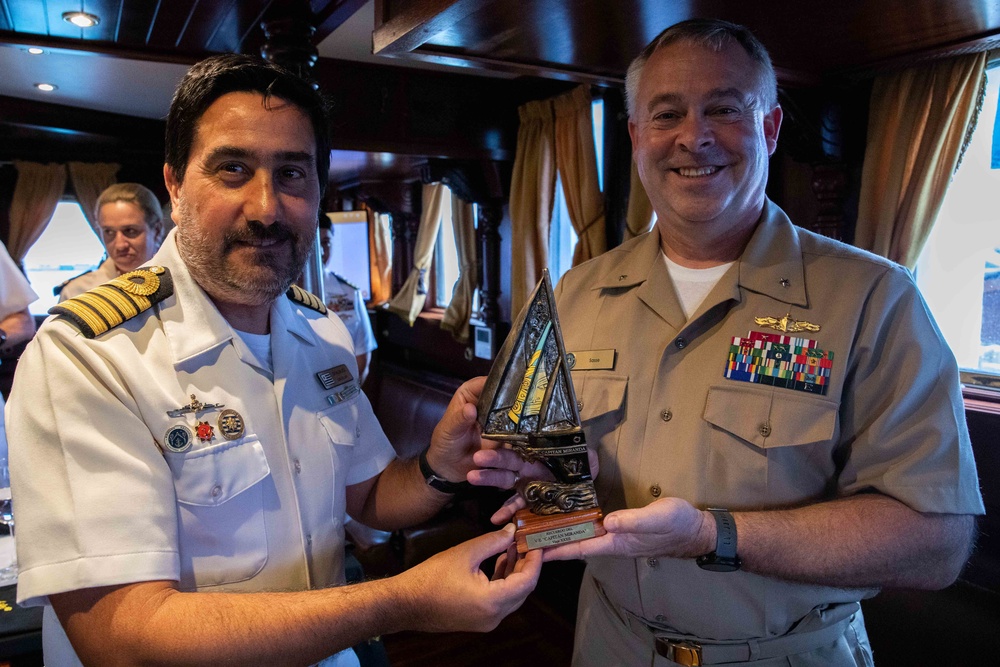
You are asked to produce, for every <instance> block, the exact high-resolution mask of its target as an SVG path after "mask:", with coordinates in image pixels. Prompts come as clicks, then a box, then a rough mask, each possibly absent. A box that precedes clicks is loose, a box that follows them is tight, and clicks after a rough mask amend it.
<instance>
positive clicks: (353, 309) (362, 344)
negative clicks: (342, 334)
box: [319, 215, 378, 383]
mask: <svg viewBox="0 0 1000 667" xmlns="http://www.w3.org/2000/svg"><path fill="white" fill-rule="evenodd" d="M319 246H320V248H321V249H322V251H323V255H322V260H323V272H324V273H323V290H324V291H325V292H326V298H325V302H326V307H327V308H329V309H330V310H332V311H333V312H335V313H337V316H338V317H340V319H341V321H342V322H343V323H344V326H346V327H347V331H348V332H350V334H351V340H352V341H354V355H355V357H356V358H357V361H358V375H359V377H360V378H361V382H362V383H364V381H365V378H366V377H368V362H369V361H371V354H372V352H374V351H375V348H377V347H378V343H376V342H375V332H374V331H372V321H371V319H370V318H369V317H368V310H367V309H366V308H365V300H364V297H362V296H361V290H360V289H358V286H357V285H354V284H353V283H351V282H350V281H348V280H347V279H346V278H344V277H343V276H341V275H339V274H337V273H336V272H334V270H333V268H332V267H331V266H330V255H331V253H332V252H333V223H331V222H330V218H328V217H326V216H325V215H321V216H320V218H319Z"/></svg>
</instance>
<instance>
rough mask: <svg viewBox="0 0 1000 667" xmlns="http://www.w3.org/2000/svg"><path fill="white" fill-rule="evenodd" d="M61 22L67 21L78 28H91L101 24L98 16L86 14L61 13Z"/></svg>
mask: <svg viewBox="0 0 1000 667" xmlns="http://www.w3.org/2000/svg"><path fill="white" fill-rule="evenodd" d="M62 17H63V21H68V22H69V23H72V24H73V25H75V26H77V27H79V28H92V27H93V26H95V25H97V24H98V23H100V22H101V19H100V17H99V16H95V15H94V14H88V13H87V12H63V15H62Z"/></svg>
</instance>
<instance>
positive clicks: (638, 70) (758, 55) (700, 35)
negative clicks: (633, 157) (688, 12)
mask: <svg viewBox="0 0 1000 667" xmlns="http://www.w3.org/2000/svg"><path fill="white" fill-rule="evenodd" d="M682 40H687V41H690V42H694V43H695V44H699V45H701V46H704V47H706V48H709V49H712V50H713V51H721V50H722V49H723V48H725V47H726V46H728V45H730V44H732V43H733V42H735V43H737V44H739V45H740V46H741V47H743V50H744V51H746V53H747V55H748V56H750V59H751V60H752V61H754V63H756V64H757V73H758V78H759V80H758V81H757V85H758V93H759V96H760V99H759V100H758V101H759V102H760V103H761V104H762V105H763V106H764V112H765V113H766V112H768V111H770V110H771V109H773V108H774V107H776V106H778V80H777V77H776V76H775V74H774V66H773V65H772V64H771V56H769V55H768V53H767V49H766V48H764V45H763V44H761V42H760V40H759V39H757V38H756V37H755V36H754V34H753V33H752V32H750V30H749V29H748V28H746V27H744V26H741V25H739V24H737V23H731V22H729V21H723V20H722V19H690V20H688V21H681V22H680V23H675V24H674V25H672V26H670V27H669V28H667V29H666V30H664V31H663V32H661V33H660V34H659V35H657V36H656V37H654V38H653V41H651V42H650V43H649V44H647V45H646V48H644V49H643V50H642V53H640V54H639V55H638V56H636V59H635V60H633V61H632V64H631V65H629V67H628V73H627V74H626V75H625V103H626V105H627V107H628V115H629V117H630V118H631V117H632V116H633V114H635V97H636V94H637V91H638V89H639V78H640V77H641V76H642V68H643V67H645V65H646V61H647V60H649V58H650V56H652V55H653V54H654V53H655V52H656V51H658V50H659V49H661V48H663V47H665V46H668V45H670V44H673V43H674V42H680V41H682Z"/></svg>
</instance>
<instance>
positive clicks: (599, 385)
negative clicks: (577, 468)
mask: <svg viewBox="0 0 1000 667" xmlns="http://www.w3.org/2000/svg"><path fill="white" fill-rule="evenodd" d="M572 376H573V387H574V390H575V391H576V398H577V407H578V408H579V410H580V419H581V420H582V422H583V431H584V434H585V435H586V436H587V446H588V447H590V448H591V449H594V450H596V451H597V454H598V458H599V461H600V470H599V472H598V475H597V479H596V482H597V492H598V497H605V496H607V494H609V493H611V488H612V487H611V484H612V481H613V480H615V479H617V462H616V456H617V454H618V439H619V436H620V435H621V425H622V422H624V420H625V413H626V409H625V408H626V400H627V397H628V376H627V375H618V374H617V373H613V372H611V371H574V372H573V373H572Z"/></svg>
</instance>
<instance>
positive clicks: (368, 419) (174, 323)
mask: <svg viewBox="0 0 1000 667" xmlns="http://www.w3.org/2000/svg"><path fill="white" fill-rule="evenodd" d="M150 263H151V264H153V265H160V266H164V267H166V268H168V269H169V271H170V273H171V276H172V278H173V282H174V294H173V295H172V296H170V297H168V298H166V299H165V300H164V301H162V302H161V303H159V304H158V305H156V306H154V307H153V308H151V309H150V310H148V311H146V312H145V313H141V314H140V315H138V316H136V317H134V318H132V319H130V320H128V321H127V322H125V323H123V324H122V325H120V326H118V327H116V328H114V329H112V330H110V331H108V332H106V333H104V334H102V335H100V336H98V337H97V338H95V339H93V340H88V339H87V338H85V337H84V336H83V335H82V334H80V333H79V332H78V331H77V328H76V327H75V326H74V325H72V324H71V323H69V322H67V321H65V320H63V319H59V318H50V319H49V320H48V321H46V323H45V324H44V325H43V326H42V327H41V329H40V331H39V334H38V335H37V337H36V339H35V341H34V342H33V343H32V344H31V345H30V346H29V348H28V350H27V351H26V352H25V355H24V356H23V357H22V362H21V364H19V366H18V374H17V378H16V379H15V389H14V391H13V393H12V396H11V405H10V409H11V416H12V420H13V421H14V423H13V424H12V426H14V428H12V429H11V431H10V438H11V442H12V459H13V467H14V480H13V488H14V495H15V497H16V498H17V502H18V553H19V557H20V561H21V574H20V580H19V585H18V601H19V602H20V603H21V604H23V605H28V606H30V605H39V604H45V603H46V602H47V596H49V595H52V594H53V593H59V592H64V591H72V590H77V589H80V588H86V587H92V586H105V585H113V584H122V583H130V582H137V581H148V580H157V579H166V580H175V581H178V582H179V587H180V589H181V590H184V591H191V590H202V591H235V592H253V591H273V590H288V591H294V590H304V589H310V588H321V587H326V586H331V585H334V584H338V583H342V582H343V581H344V565H343V556H344V553H343V551H344V530H343V520H344V514H345V488H346V487H347V486H348V485H351V484H357V483H359V482H362V481H364V480H367V479H370V478H371V477H373V476H375V475H377V474H379V473H380V472H381V471H382V470H383V469H384V468H385V466H386V465H387V464H388V463H389V461H390V460H391V459H392V458H393V456H394V453H393V449H392V447H391V445H390V444H389V442H388V440H387V439H386V437H385V435H384V434H383V432H382V429H381V427H380V426H379V424H378V422H377V420H376V419H375V416H374V414H373V413H372V409H371V406H370V404H369V403H368V400H367V398H366V397H365V396H364V394H363V393H362V392H360V391H357V392H355V393H353V394H352V395H351V396H350V397H349V398H346V399H343V400H338V399H337V398H332V397H333V396H334V395H335V393H337V392H340V391H342V390H343V389H344V388H345V386H346V385H341V386H338V387H335V388H334V389H332V390H330V389H326V388H324V386H323V385H322V384H321V382H320V380H319V379H318V378H317V377H316V373H317V372H319V371H323V370H326V369H331V368H336V367H339V366H345V367H346V369H347V370H348V371H349V373H350V375H351V376H352V377H354V378H356V377H357V369H356V367H355V359H354V354H353V350H352V349H351V346H350V341H349V339H348V335H347V331H346V330H345V328H344V326H343V324H342V323H341V322H340V321H339V320H338V319H337V318H336V317H333V316H324V315H321V314H319V313H317V312H316V311H313V310H310V309H308V308H305V307H304V306H301V305H300V304H297V303H295V302H292V301H290V300H289V299H287V298H285V297H280V298H278V299H277V300H276V301H275V304H274V305H273V306H272V308H271V313H270V317H271V350H272V355H273V365H274V366H273V367H274V376H273V380H272V377H271V374H270V373H269V372H267V371H266V370H265V369H263V368H261V367H260V366H259V365H258V363H257V362H256V361H254V357H253V355H252V354H251V353H250V351H249V350H248V349H247V347H246V346H245V345H244V344H243V342H242V340H241V339H240V338H239V337H238V336H236V335H234V333H233V330H232V329H231V328H230V326H229V324H228V323H227V322H226V321H225V319H223V317H222V316H221V315H220V314H219V312H218V311H217V310H216V308H215V306H214V305H213V304H212V302H211V301H210V300H209V299H208V298H207V296H206V295H205V293H204V292H203V291H202V290H201V288H200V287H199V286H198V285H197V284H196V283H195V282H194V281H193V280H192V278H191V277H190V275H189V274H188V272H187V270H186V268H185V267H184V265H183V263H182V262H181V260H180V258H179V256H178V254H177V250H176V246H175V243H174V239H173V234H171V236H169V237H168V238H167V240H166V242H164V244H163V247H162V248H161V249H160V251H159V252H158V253H157V254H156V256H154V257H153V259H152V260H151V262H150ZM191 394H194V395H195V396H196V397H197V399H198V400H199V401H200V402H202V403H206V404H207V403H218V404H223V405H224V406H225V408H227V409H233V410H236V411H237V412H238V413H239V414H240V415H241V416H242V418H243V421H244V423H245V433H244V434H243V435H242V437H239V438H237V439H235V440H227V439H226V438H224V437H223V436H222V434H221V432H220V427H219V425H218V421H217V420H218V418H219V415H220V410H221V408H219V409H209V410H205V411H203V412H199V413H197V415H195V414H185V415H183V416H180V417H170V416H168V415H167V412H168V411H170V410H175V409H178V408H181V407H183V406H185V405H188V404H189V403H191V402H192V400H191ZM198 422H208V423H209V424H210V425H211V426H212V427H213V429H214V435H215V437H214V439H213V440H211V441H209V442H200V441H199V440H198V438H197V437H193V444H192V446H191V448H190V449H188V450H187V451H183V452H171V451H170V450H169V449H168V448H167V447H166V446H165V444H164V436H165V434H166V433H167V431H168V430H169V429H170V428H171V427H174V426H177V425H181V424H184V425H187V426H188V427H189V428H191V429H192V430H193V429H194V428H195V427H196V425H197V423H198ZM46 611H47V612H48V613H47V615H46V623H45V625H44V630H43V634H44V638H45V644H46V651H47V654H46V659H47V662H48V664H50V665H61V664H77V663H76V658H75V655H73V653H72V648H71V647H70V646H69V644H68V642H67V641H66V639H65V635H64V634H63V633H62V631H61V628H59V626H58V621H56V619H55V615H54V614H52V613H51V609H50V608H47V610H46ZM50 655H51V656H53V657H54V656H56V655H58V656H60V657H59V658H55V659H50V657H49V656H50ZM65 656H70V657H69V658H67V657H65ZM351 658H353V656H351ZM63 660H66V662H63ZM347 664H350V663H347Z"/></svg>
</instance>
